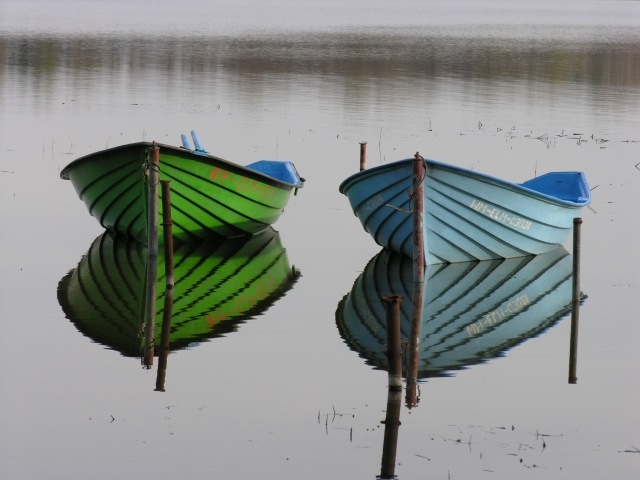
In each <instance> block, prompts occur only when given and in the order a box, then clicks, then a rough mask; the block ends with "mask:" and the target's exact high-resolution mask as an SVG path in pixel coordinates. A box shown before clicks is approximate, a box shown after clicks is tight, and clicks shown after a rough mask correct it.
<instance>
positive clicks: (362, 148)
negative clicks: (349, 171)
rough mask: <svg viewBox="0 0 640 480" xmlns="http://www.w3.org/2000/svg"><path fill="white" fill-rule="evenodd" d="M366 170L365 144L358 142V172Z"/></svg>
mask: <svg viewBox="0 0 640 480" xmlns="http://www.w3.org/2000/svg"><path fill="white" fill-rule="evenodd" d="M366 168H367V142H360V171H363V170H364V169H366Z"/></svg>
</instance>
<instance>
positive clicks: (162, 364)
mask: <svg viewBox="0 0 640 480" xmlns="http://www.w3.org/2000/svg"><path fill="white" fill-rule="evenodd" d="M172 311H173V288H167V290H166V291H165V293H164V311H163V312H162V332H161V333H160V352H159V353H158V372H157V373H156V388H155V390H156V392H164V384H165V380H166V378H167V363H168V359H169V351H170V349H171V346H170V345H171V314H172Z"/></svg>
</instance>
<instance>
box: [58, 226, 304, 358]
mask: <svg viewBox="0 0 640 480" xmlns="http://www.w3.org/2000/svg"><path fill="white" fill-rule="evenodd" d="M159 253H160V255H159V259H158V260H159V261H158V266H159V268H158V270H159V272H158V282H157V286H156V295H157V301H156V313H157V314H156V329H155V331H156V336H157V337H159V336H160V332H161V330H162V329H161V326H162V319H163V312H164V306H165V304H164V292H165V279H164V273H163V271H162V270H163V267H164V256H163V250H162V249H160V251H159ZM173 258H174V279H175V287H174V293H173V303H172V308H171V312H172V314H171V333H170V348H171V350H177V349H180V348H184V347H187V346H189V345H191V344H193V343H194V342H199V341H203V340H206V339H208V338H211V337H216V336H220V335H224V334H226V333H229V332H232V331H234V330H235V329H237V327H238V325H239V324H240V323H241V322H243V321H244V320H247V319H249V318H252V317H255V316H257V315H260V314H261V313H262V312H264V311H265V310H267V309H268V308H269V307H270V306H271V305H272V304H273V303H274V302H275V301H276V300H277V299H278V298H280V297H281V296H282V295H284V294H285V293H286V292H287V291H288V290H289V289H291V288H292V286H293V284H294V283H295V282H296V280H297V279H298V277H299V275H300V273H299V272H298V271H297V270H296V269H295V268H292V267H291V266H290V265H289V259H288V257H287V253H286V251H285V249H284V247H283V246H282V243H281V241H280V235H279V233H278V232H277V231H275V230H274V229H273V228H269V229H267V230H266V231H265V232H263V233H261V234H258V235H255V236H253V237H243V238H239V239H233V240H219V241H205V242H195V243H181V244H179V245H178V246H177V247H176V249H175V251H174V256H173ZM146 266H147V248H146V247H145V246H144V245H143V244H141V243H139V242H136V241H135V240H133V239H127V238H126V237H124V236H120V235H116V234H113V233H111V232H106V233H104V234H102V235H100V236H99V237H98V238H96V240H95V241H94V242H93V243H92V244H91V247H90V248H89V251H88V252H87V254H86V255H85V256H84V257H83V258H82V260H81V261H80V263H79V264H78V266H77V268H75V269H74V270H72V271H71V272H69V273H68V274H67V275H66V276H65V277H63V278H62V280H60V283H59V285H58V301H59V302H60V305H61V306H62V309H63V310H64V312H65V314H66V316H67V318H69V320H71V321H72V322H73V324H74V325H75V326H76V328H77V329H78V330H79V331H81V332H82V333H83V334H85V335H86V336H87V337H89V338H91V339H92V340H94V341H96V342H98V343H100V344H103V345H105V346H107V347H109V348H111V349H114V350H117V351H119V352H120V353H122V354H123V355H125V356H139V355H140V354H141V351H142V346H143V343H144V336H141V326H142V324H143V320H144V314H143V312H144V305H145V301H144V293H145V291H146V289H145V283H146ZM155 343H156V345H159V344H160V341H159V338H157V339H156V341H155Z"/></svg>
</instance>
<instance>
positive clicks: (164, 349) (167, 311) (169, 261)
mask: <svg viewBox="0 0 640 480" xmlns="http://www.w3.org/2000/svg"><path fill="white" fill-rule="evenodd" d="M170 184H171V182H170V181H169V180H160V185H161V186H162V227H163V229H162V233H163V238H164V269H165V291H164V310H163V312H162V332H161V333H160V352H159V353H158V372H157V374H156V388H155V390H156V391H157V392H164V391H165V388H164V385H165V380H166V377H167V363H168V359H169V351H170V349H171V315H172V313H173V293H174V290H173V288H174V283H175V282H174V275H173V229H172V226H173V221H172V220H171V185H170Z"/></svg>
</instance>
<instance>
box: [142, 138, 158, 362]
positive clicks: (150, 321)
mask: <svg viewBox="0 0 640 480" xmlns="http://www.w3.org/2000/svg"><path fill="white" fill-rule="evenodd" d="M149 152H150V155H149V163H148V172H147V174H148V176H147V191H148V206H147V235H148V237H147V239H148V241H147V247H148V250H147V280H146V284H145V285H146V291H145V321H144V337H145V348H144V365H145V366H146V367H150V366H151V365H153V356H154V347H155V326H156V279H157V276H158V178H159V172H158V169H159V163H160V149H159V148H158V146H157V144H156V142H153V145H152V146H151V147H150V148H149Z"/></svg>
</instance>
